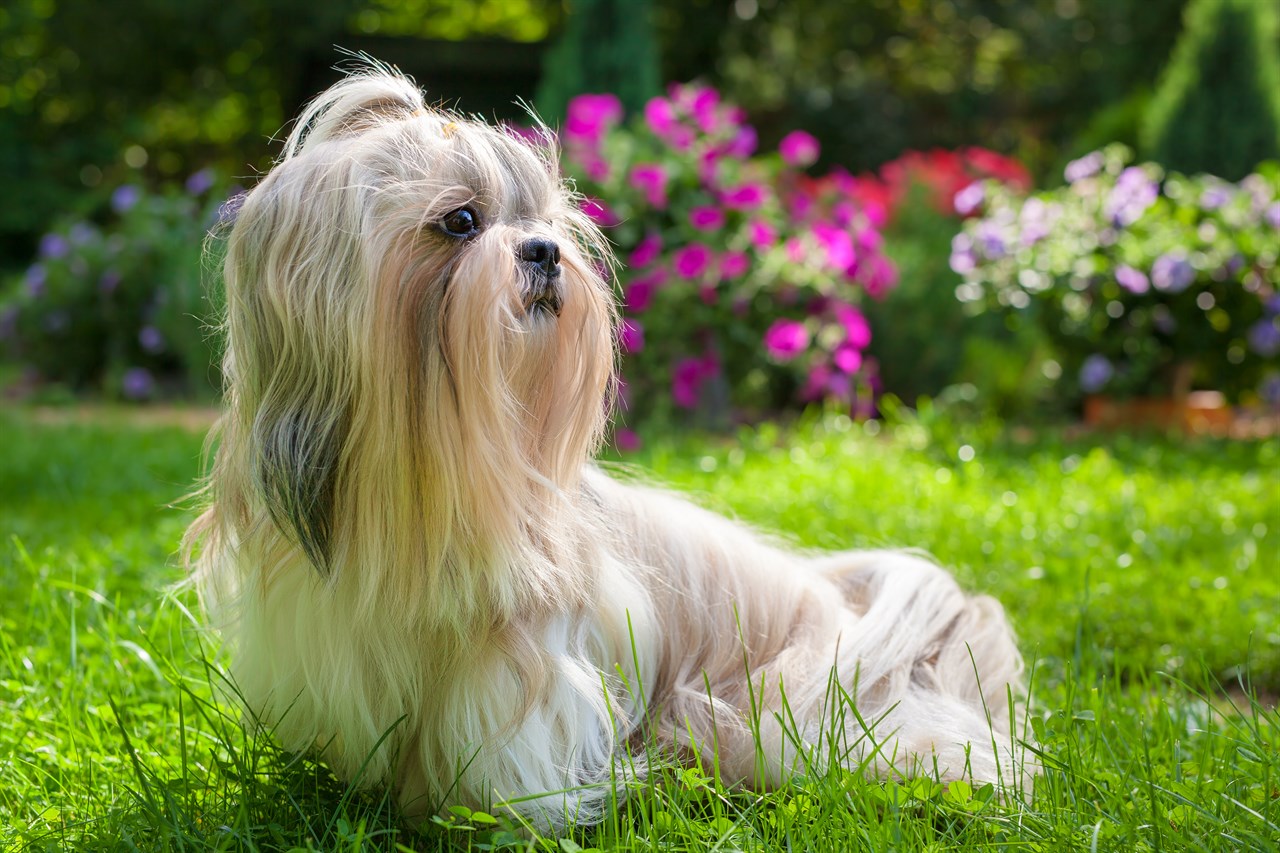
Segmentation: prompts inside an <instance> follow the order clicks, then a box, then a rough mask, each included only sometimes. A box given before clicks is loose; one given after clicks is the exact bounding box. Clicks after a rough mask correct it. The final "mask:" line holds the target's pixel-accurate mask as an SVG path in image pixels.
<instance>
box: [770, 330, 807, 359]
mask: <svg viewBox="0 0 1280 853" xmlns="http://www.w3.org/2000/svg"><path fill="white" fill-rule="evenodd" d="M808 346H809V330H808V329H806V328H805V327H804V324H803V323H797V322H796V321H795V320H774V321H773V325H772V326H770V327H769V328H768V330H767V331H765V333H764V347H765V349H766V350H768V351H769V354H770V355H772V356H773V357H774V358H776V359H778V360H779V361H790V360H791V359H793V358H795V357H796V356H798V355H799V354H800V353H802V352H804V350H805V348H806V347H808Z"/></svg>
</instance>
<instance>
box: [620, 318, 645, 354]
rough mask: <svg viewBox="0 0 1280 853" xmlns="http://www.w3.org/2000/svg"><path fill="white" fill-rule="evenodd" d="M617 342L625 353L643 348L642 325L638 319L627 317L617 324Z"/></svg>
mask: <svg viewBox="0 0 1280 853" xmlns="http://www.w3.org/2000/svg"><path fill="white" fill-rule="evenodd" d="M618 344H619V345H620V346H621V347H622V351H623V352H627V353H630V352H640V350H642V349H644V326H642V325H640V321H639V320H632V319H629V318H628V319H625V320H623V321H622V322H621V323H620V324H619V325H618Z"/></svg>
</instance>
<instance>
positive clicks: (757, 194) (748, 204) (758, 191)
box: [720, 184, 766, 210]
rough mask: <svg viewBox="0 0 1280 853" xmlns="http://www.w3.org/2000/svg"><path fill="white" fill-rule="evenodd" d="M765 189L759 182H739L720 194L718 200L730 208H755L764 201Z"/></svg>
mask: <svg viewBox="0 0 1280 853" xmlns="http://www.w3.org/2000/svg"><path fill="white" fill-rule="evenodd" d="M765 197H766V196H765V189H764V187H763V186H761V185H760V184H741V185H739V186H736V187H733V188H731V189H727V190H725V191H724V192H722V193H721V194H720V201H721V202H722V203H723V204H724V206H725V207H727V208H729V209H730V210H755V209H756V208H757V207H759V206H760V205H762V204H764V201H765Z"/></svg>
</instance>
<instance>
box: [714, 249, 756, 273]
mask: <svg viewBox="0 0 1280 853" xmlns="http://www.w3.org/2000/svg"><path fill="white" fill-rule="evenodd" d="M750 268H751V259H750V258H748V257H747V253H746V252H736V251H729V252H725V253H724V254H723V255H721V256H720V275H721V277H722V278H737V277H738V276H740V275H743V274H745V273H746V271H747V270H748V269H750Z"/></svg>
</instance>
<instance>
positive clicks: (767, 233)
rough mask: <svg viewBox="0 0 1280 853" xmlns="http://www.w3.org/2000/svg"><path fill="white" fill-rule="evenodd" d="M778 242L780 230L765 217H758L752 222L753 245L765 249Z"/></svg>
mask: <svg viewBox="0 0 1280 853" xmlns="http://www.w3.org/2000/svg"><path fill="white" fill-rule="evenodd" d="M777 242H778V232H777V231H775V230H774V228H773V226H772V225H770V224H769V223H768V222H765V221H764V220H763V219H757V220H756V221H754V222H752V223H751V245H753V246H755V247H756V248H757V249H759V250H761V251H765V250H767V249H770V248H772V247H773V245H774V244H775V243H777Z"/></svg>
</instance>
